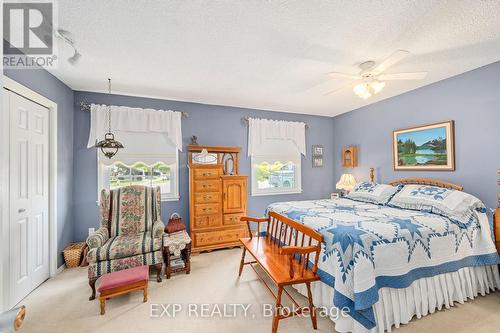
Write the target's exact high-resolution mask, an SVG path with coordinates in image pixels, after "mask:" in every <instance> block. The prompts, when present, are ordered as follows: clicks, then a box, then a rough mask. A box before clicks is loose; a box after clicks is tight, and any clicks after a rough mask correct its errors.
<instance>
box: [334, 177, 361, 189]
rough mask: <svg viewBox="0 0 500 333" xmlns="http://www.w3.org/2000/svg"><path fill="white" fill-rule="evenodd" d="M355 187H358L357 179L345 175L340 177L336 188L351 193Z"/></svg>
mask: <svg viewBox="0 0 500 333" xmlns="http://www.w3.org/2000/svg"><path fill="white" fill-rule="evenodd" d="M354 186H356V179H354V176H353V175H351V174H350V173H344V174H342V176H340V180H339V181H338V182H337V185H336V186H335V188H337V189H338V190H344V191H346V192H347V193H349V192H350V191H351V190H352V189H353V188H354Z"/></svg>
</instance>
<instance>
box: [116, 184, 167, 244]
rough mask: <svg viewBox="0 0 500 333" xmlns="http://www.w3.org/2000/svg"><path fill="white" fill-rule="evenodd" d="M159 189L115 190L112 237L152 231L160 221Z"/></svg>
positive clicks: (128, 188)
mask: <svg viewBox="0 0 500 333" xmlns="http://www.w3.org/2000/svg"><path fill="white" fill-rule="evenodd" d="M159 195H160V191H159V188H152V187H147V186H141V185H135V186H126V187H121V188H117V189H114V190H113V195H112V201H113V202H112V204H111V206H112V207H113V208H112V212H111V221H110V223H111V225H110V234H111V237H114V236H118V235H136V234H139V233H144V232H146V231H151V230H152V228H153V221H156V220H157V219H158V216H159V215H158V213H157V211H156V207H157V205H156V204H155V203H156V198H157V197H158V196H159Z"/></svg>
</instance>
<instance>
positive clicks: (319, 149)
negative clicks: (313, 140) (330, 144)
mask: <svg viewBox="0 0 500 333" xmlns="http://www.w3.org/2000/svg"><path fill="white" fill-rule="evenodd" d="M312 164H313V165H312V166H313V168H322V167H323V146H321V145H313V146H312Z"/></svg>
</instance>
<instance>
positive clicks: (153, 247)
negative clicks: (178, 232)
mask: <svg viewBox="0 0 500 333" xmlns="http://www.w3.org/2000/svg"><path fill="white" fill-rule="evenodd" d="M161 246H162V238H161V237H159V238H152V237H151V235H150V234H149V233H142V234H136V235H131V236H128V235H125V236H116V237H113V238H111V239H109V240H108V241H107V242H106V243H105V244H104V245H103V246H100V247H97V248H93V249H91V250H90V251H89V253H88V255H87V259H88V261H89V263H93V262H98V261H104V260H113V259H119V258H126V257H132V256H135V255H139V254H146V253H149V252H154V251H158V250H160V249H161Z"/></svg>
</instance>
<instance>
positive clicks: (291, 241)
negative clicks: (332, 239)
mask: <svg viewBox="0 0 500 333" xmlns="http://www.w3.org/2000/svg"><path fill="white" fill-rule="evenodd" d="M241 221H244V222H246V223H247V226H248V231H249V235H250V237H248V238H240V242H241V244H242V245H243V254H242V256H241V262H240V270H239V276H241V272H242V271H243V266H244V265H250V267H252V268H253V269H254V271H255V273H256V274H257V276H258V277H259V279H260V280H261V281H262V282H263V283H264V285H265V286H266V287H267V289H268V290H269V291H270V292H271V293H272V294H273V296H274V297H275V298H276V310H275V312H274V317H273V326H272V332H273V333H276V331H277V330H278V323H279V321H280V320H281V319H284V318H288V317H292V316H295V315H299V314H301V313H305V312H304V310H308V311H309V315H310V316H311V321H312V325H313V328H314V329H317V320H316V309H315V307H314V304H313V299H312V293H311V282H313V281H318V280H319V276H318V275H317V271H318V258H319V253H320V251H321V242H322V241H323V236H321V235H320V234H319V233H317V232H316V231H314V230H313V229H311V228H309V227H306V226H304V225H302V224H300V223H298V222H296V221H294V220H292V219H290V218H288V217H286V216H283V215H280V214H278V213H275V212H270V213H269V217H268V218H253V217H242V218H241ZM251 222H255V223H257V232H258V234H257V235H258V236H257V237H253V236H252V230H251V229H250V223H251ZM263 222H267V229H266V233H265V235H264V236H261V235H260V233H261V232H260V225H261V223H263ZM247 251H248V252H249V253H250V254H251V255H252V257H253V258H254V259H255V260H253V261H249V262H245V255H246V253H247ZM311 254H312V255H313V257H311V259H312V260H313V263H312V264H311V263H309V258H310V255H311ZM253 264H256V265H259V266H260V267H261V268H262V269H263V270H264V271H265V272H266V273H267V275H268V276H269V277H270V278H271V280H272V281H273V282H274V284H276V286H277V287H278V293H277V294H274V292H273V291H272V289H271V288H270V286H269V285H268V284H267V283H266V281H265V280H264V278H263V277H262V276H261V275H260V273H259V272H258V271H257V270H256V268H255V267H254V265H253ZM301 283H304V284H305V285H306V287H307V297H308V302H309V305H308V306H307V307H300V306H299V305H298V303H297V302H296V301H295V300H294V299H293V297H292V296H291V295H290V293H288V291H287V290H286V289H285V288H284V287H285V286H289V285H294V284H301ZM283 292H284V293H285V294H286V295H287V296H288V297H289V298H290V300H291V301H292V302H293V304H294V305H295V307H296V309H297V310H295V311H293V312H292V311H287V310H285V309H284V308H283V307H282V303H281V296H282V294H283Z"/></svg>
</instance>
